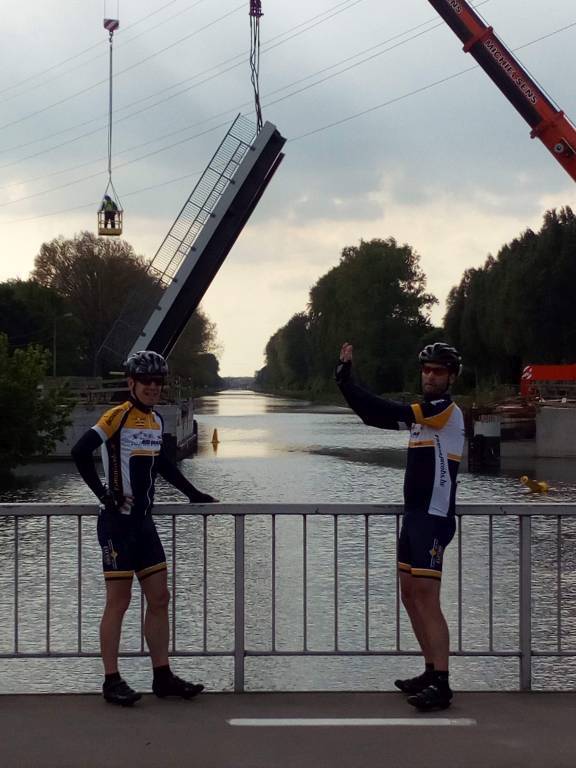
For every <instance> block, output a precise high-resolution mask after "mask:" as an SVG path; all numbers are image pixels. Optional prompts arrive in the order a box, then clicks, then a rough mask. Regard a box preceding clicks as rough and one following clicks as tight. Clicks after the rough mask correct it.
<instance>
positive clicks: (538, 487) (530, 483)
mask: <svg viewBox="0 0 576 768" xmlns="http://www.w3.org/2000/svg"><path fill="white" fill-rule="evenodd" d="M520 482H521V483H523V484H524V485H525V486H526V487H527V488H528V490H529V491H532V493H547V492H548V490H549V489H550V486H549V485H548V483H547V482H546V481H545V480H531V479H530V478H529V477H528V475H522V477H521V478H520Z"/></svg>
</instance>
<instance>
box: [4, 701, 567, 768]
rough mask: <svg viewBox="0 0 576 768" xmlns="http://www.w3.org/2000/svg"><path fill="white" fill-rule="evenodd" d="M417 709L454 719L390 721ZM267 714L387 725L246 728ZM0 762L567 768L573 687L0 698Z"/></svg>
mask: <svg viewBox="0 0 576 768" xmlns="http://www.w3.org/2000/svg"><path fill="white" fill-rule="evenodd" d="M423 717H425V718H426V719H428V718H430V717H432V718H433V719H434V721H435V722H437V721H438V720H440V721H445V720H447V719H450V720H454V721H456V724H454V725H443V726H440V725H438V724H436V725H434V724H431V725H417V724H404V725H398V724H396V721H397V719H398V718H412V719H414V720H415V721H416V723H417V722H418V721H419V720H420V719H421V718H423ZM270 718H275V719H278V718H290V719H291V720H292V721H296V722H299V723H301V722H302V720H303V719H304V720H305V719H307V718H314V719H318V718H328V719H335V720H336V721H341V720H342V719H345V718H347V719H351V718H353V719H354V720H355V721H358V720H363V719H365V718H366V719H374V718H377V719H378V720H382V719H387V718H389V719H391V721H392V722H391V723H390V722H389V723H388V724H379V725H376V724H372V725H370V724H368V723H366V724H361V725H356V726H353V725H347V726H343V725H342V724H341V723H340V724H338V722H336V723H335V724H333V725H321V726H317V725H309V726H307V727H299V726H298V725H297V724H294V723H293V724H292V725H288V726H280V725H276V726H274V727H270V726H269V725H265V726H263V727H262V726H260V727H255V726H256V725H257V724H258V723H259V721H261V720H263V719H270ZM238 719H241V720H247V719H248V720H253V721H256V722H255V723H253V724H252V725H242V724H239V725H234V724H231V723H230V721H231V720H232V721H235V720H238ZM470 721H475V724H470ZM0 766H1V767H2V768H132V766H134V767H135V768H172V767H173V766H174V768H176V767H177V768H183V767H184V766H194V767H195V768H372V767H373V766H374V768H376V767H377V768H437V767H438V768H516V766H517V767H518V768H533V767H534V768H574V766H576V694H572V693H558V694H547V693H546V694H544V693H533V694H522V693H460V694H458V696H457V700H456V701H455V703H454V705H453V706H452V707H451V709H449V710H446V711H445V712H440V713H437V714H434V715H432V716H430V715H426V716H423V715H418V714H417V713H416V712H415V711H414V710H413V709H412V708H411V707H409V706H408V705H407V704H405V702H404V701H403V698H402V695H401V694H395V693H373V694H360V693H358V694H354V693H350V694H333V693H332V694H317V693H309V694H246V695H230V694H208V695H203V696H201V697H200V698H199V699H197V700H195V701H189V702H185V701H171V700H170V701H168V700H159V699H156V698H154V697H152V696H146V697H144V698H143V699H142V701H140V702H139V703H138V704H137V705H136V706H135V707H134V708H132V709H123V708H121V707H115V706H112V705H108V704H105V703H104V702H103V700H102V699H101V698H100V697H98V696H74V695H70V696H0Z"/></svg>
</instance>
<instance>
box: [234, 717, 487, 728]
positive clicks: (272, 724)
mask: <svg viewBox="0 0 576 768" xmlns="http://www.w3.org/2000/svg"><path fill="white" fill-rule="evenodd" d="M226 722H227V723H228V724H229V725H236V726H243V727H248V728H306V727H311V726H312V727H326V726H330V727H334V726H336V727H347V728H348V727H361V728H364V727H366V726H378V727H387V726H398V725H400V726H409V727H414V726H416V727H422V726H426V727H428V728H430V727H432V728H434V727H436V728H438V727H442V726H444V727H446V726H450V727H459V726H460V727H461V726H474V725H477V722H476V720H472V719H470V718H466V717H458V718H449V717H366V718H361V717H300V718H293V717H281V718H273V717H268V718H267V717H263V718H232V719H230V720H227V721H226Z"/></svg>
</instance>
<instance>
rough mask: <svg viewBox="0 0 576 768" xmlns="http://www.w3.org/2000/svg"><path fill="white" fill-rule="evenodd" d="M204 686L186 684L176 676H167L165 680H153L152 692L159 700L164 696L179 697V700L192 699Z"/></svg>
mask: <svg viewBox="0 0 576 768" xmlns="http://www.w3.org/2000/svg"><path fill="white" fill-rule="evenodd" d="M203 690H204V686H203V685H201V684H200V683H198V684H197V683H188V682H187V681H186V680H182V678H181V677H178V676H177V675H168V676H167V677H165V678H162V679H159V680H154V681H153V683H152V691H153V693H155V694H156V696H158V697H159V698H161V699H165V698H166V696H179V697H180V698H181V699H192V698H194V696H198V694H199V693H202V691H203Z"/></svg>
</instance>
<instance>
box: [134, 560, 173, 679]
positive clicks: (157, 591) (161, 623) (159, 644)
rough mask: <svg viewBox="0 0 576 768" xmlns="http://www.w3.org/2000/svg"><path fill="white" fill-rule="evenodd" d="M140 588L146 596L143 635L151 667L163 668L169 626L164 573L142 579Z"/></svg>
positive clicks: (165, 662)
mask: <svg viewBox="0 0 576 768" xmlns="http://www.w3.org/2000/svg"><path fill="white" fill-rule="evenodd" d="M141 587H142V591H143V592H144V595H145V596H146V618H145V619H144V635H145V637H146V642H147V644H148V648H149V649H150V657H151V659H152V666H153V667H163V666H166V665H167V664H168V644H169V640H170V624H169V621H168V606H169V604H170V592H169V591H168V576H167V573H166V571H159V572H158V573H154V574H152V575H151V576H148V577H147V578H146V579H143V581H142V582H141Z"/></svg>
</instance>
